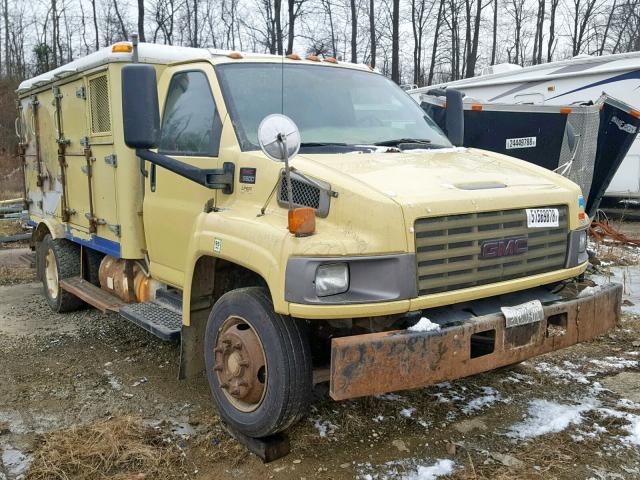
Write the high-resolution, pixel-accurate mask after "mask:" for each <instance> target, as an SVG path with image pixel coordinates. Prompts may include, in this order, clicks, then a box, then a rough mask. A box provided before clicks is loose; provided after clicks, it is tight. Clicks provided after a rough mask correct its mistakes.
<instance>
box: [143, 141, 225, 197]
mask: <svg viewBox="0 0 640 480" xmlns="http://www.w3.org/2000/svg"><path fill="white" fill-rule="evenodd" d="M136 155H137V156H138V157H140V158H142V159H143V160H147V161H149V162H151V163H153V164H155V165H158V166H159V167H162V168H166V169H167V170H169V171H170V172H173V173H175V174H177V175H180V176H181V177H184V178H186V179H189V180H191V181H192V182H195V183H197V184H199V185H203V186H205V187H207V188H210V189H212V190H222V193H226V194H231V193H233V177H234V173H235V165H234V164H233V163H231V162H224V163H223V165H222V168H198V167H194V166H193V165H189V164H188V163H184V162H181V161H179V160H176V159H175V158H171V157H169V156H167V155H163V154H161V153H155V152H152V151H151V150H146V149H136Z"/></svg>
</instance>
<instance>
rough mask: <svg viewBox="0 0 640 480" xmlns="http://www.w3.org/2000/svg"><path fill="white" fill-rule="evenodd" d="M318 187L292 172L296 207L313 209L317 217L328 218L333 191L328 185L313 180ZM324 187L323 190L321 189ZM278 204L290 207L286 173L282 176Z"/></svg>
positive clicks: (292, 187)
mask: <svg viewBox="0 0 640 480" xmlns="http://www.w3.org/2000/svg"><path fill="white" fill-rule="evenodd" d="M313 182H314V183H316V184H317V185H313V184H312V183H310V182H309V181H308V180H307V179H305V178H304V177H303V176H302V175H299V174H297V173H296V172H291V189H292V191H293V206H294V207H311V208H314V209H315V210H316V215H318V216H319V217H326V216H327V215H328V214H329V204H330V201H331V197H330V195H329V191H330V190H331V188H330V186H329V185H328V184H325V183H324V182H321V181H318V180H315V179H314V180H313ZM319 187H322V188H319ZM278 204H279V205H280V206H282V207H288V206H289V196H288V195H287V183H286V182H285V180H284V172H283V174H282V175H281V176H280V185H279V187H278Z"/></svg>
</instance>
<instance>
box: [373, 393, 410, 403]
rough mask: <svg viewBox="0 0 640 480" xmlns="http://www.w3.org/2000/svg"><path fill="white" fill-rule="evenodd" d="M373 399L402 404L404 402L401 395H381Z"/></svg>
mask: <svg viewBox="0 0 640 480" xmlns="http://www.w3.org/2000/svg"><path fill="white" fill-rule="evenodd" d="M375 398H377V399H379V400H386V401H388V402H403V401H404V400H405V398H404V397H403V396H402V395H398V394H397V393H383V394H381V395H375Z"/></svg>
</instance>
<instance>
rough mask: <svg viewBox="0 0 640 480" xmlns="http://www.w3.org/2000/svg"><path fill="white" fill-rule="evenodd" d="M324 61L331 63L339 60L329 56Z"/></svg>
mask: <svg viewBox="0 0 640 480" xmlns="http://www.w3.org/2000/svg"><path fill="white" fill-rule="evenodd" d="M324 61H325V62H329V63H338V60H336V59H335V57H327V58H325V59H324Z"/></svg>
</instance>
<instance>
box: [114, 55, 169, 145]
mask: <svg viewBox="0 0 640 480" xmlns="http://www.w3.org/2000/svg"><path fill="white" fill-rule="evenodd" d="M122 126H123V129H124V143H125V144H126V145H127V146H128V147H130V148H136V149H149V148H155V147H157V146H158V143H159V139H160V109H159V107H158V86H157V83H156V70H155V68H153V66H151V65H141V64H132V65H125V66H124V67H122Z"/></svg>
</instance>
